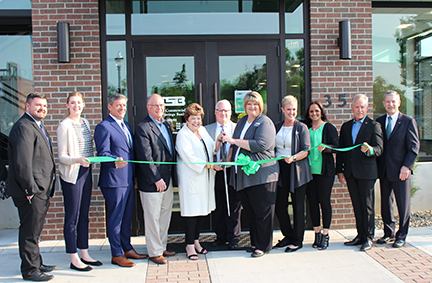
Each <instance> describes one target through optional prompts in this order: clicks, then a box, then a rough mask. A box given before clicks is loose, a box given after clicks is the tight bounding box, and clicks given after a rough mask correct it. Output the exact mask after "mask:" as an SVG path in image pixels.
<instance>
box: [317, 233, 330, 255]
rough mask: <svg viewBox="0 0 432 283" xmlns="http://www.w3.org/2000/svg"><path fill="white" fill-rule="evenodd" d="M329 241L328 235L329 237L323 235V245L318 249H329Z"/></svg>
mask: <svg viewBox="0 0 432 283" xmlns="http://www.w3.org/2000/svg"><path fill="white" fill-rule="evenodd" d="M329 240H330V236H329V235H328V234H327V235H322V240H321V244H320V246H319V248H318V249H319V250H320V251H322V250H325V249H327V248H328V246H329V244H330V243H329Z"/></svg>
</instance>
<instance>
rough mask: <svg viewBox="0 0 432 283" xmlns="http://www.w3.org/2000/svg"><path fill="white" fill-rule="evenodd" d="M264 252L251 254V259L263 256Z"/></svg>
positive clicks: (257, 251)
mask: <svg viewBox="0 0 432 283" xmlns="http://www.w3.org/2000/svg"><path fill="white" fill-rule="evenodd" d="M265 254H266V252H263V251H260V250H255V251H254V252H253V253H252V254H251V257H262V256H263V255H265Z"/></svg>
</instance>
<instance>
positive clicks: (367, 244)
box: [360, 239, 373, 252]
mask: <svg viewBox="0 0 432 283" xmlns="http://www.w3.org/2000/svg"><path fill="white" fill-rule="evenodd" d="M372 247H373V243H372V241H371V240H370V239H367V240H366V242H365V243H364V244H363V245H362V246H361V248H360V250H361V251H362V252H365V251H368V250H370V249H372Z"/></svg>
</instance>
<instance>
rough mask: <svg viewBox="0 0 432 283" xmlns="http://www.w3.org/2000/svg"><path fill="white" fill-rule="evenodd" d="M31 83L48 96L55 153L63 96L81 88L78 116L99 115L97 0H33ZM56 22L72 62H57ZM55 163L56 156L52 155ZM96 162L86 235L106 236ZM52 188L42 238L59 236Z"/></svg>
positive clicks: (93, 119)
mask: <svg viewBox="0 0 432 283" xmlns="http://www.w3.org/2000/svg"><path fill="white" fill-rule="evenodd" d="M31 2H32V32H33V75H34V89H35V91H37V92H42V93H45V94H46V95H47V97H48V104H49V106H48V115H47V117H46V118H45V120H44V125H45V128H46V129H47V130H48V132H49V134H50V135H51V136H52V138H53V148H54V152H55V154H56V155H57V134H56V130H57V126H58V125H59V123H60V121H61V120H63V119H64V118H65V116H66V107H65V103H66V97H67V96H68V95H69V94H70V93H71V92H73V91H78V92H81V93H82V94H83V96H84V100H85V103H86V105H85V108H84V111H83V117H84V118H86V119H88V120H89V122H90V129H91V131H92V133H93V130H94V127H95V126H96V124H97V123H99V122H100V121H101V120H102V107H101V70H100V48H99V46H100V44H99V42H100V36H99V14H98V13H99V10H98V1H97V0H87V1H82V0H33V1H31ZM57 22H68V23H69V24H70V44H71V62H70V63H58V62H57ZM56 162H57V164H58V159H57V158H56ZM98 171H99V170H98V168H95V167H93V174H94V175H93V181H94V182H93V185H94V189H93V195H92V202H91V207H90V231H89V233H90V237H91V238H103V237H105V208H104V201H103V196H102V194H101V191H100V190H99V188H98V187H97V175H98V174H97V172H98ZM58 184H59V182H58V183H57V186H56V187H57V190H56V192H55V195H54V197H53V198H52V201H51V205H50V208H49V211H48V214H47V217H46V220H45V226H44V230H43V232H42V239H47V240H48V239H49V240H52V239H62V238H63V219H64V209H63V196H62V192H61V190H60V189H59V186H58Z"/></svg>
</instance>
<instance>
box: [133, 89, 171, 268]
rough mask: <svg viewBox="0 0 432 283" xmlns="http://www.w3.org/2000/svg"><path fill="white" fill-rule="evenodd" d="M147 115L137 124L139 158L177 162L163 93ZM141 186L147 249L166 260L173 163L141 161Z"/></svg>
mask: <svg viewBox="0 0 432 283" xmlns="http://www.w3.org/2000/svg"><path fill="white" fill-rule="evenodd" d="M147 111H148V115H147V117H146V118H145V119H144V120H143V121H142V122H141V123H140V124H139V125H138V126H137V127H136V131H135V152H136V158H137V160H142V161H156V162H174V161H175V154H176V153H175V147H174V138H173V134H172V128H171V125H170V124H169V123H168V122H167V121H165V119H164V118H163V116H164V113H165V105H164V100H163V98H162V96H160V95H159V94H152V95H151V96H150V97H149V98H148V100H147ZM137 177H138V189H139V190H140V197H141V203H142V207H143V211H144V225H145V235H146V245H147V252H148V254H149V256H150V259H151V260H152V261H153V262H154V263H157V264H166V263H167V260H166V258H165V257H166V256H173V255H175V252H173V251H167V250H166V247H167V240H168V229H169V225H170V222H171V213H172V205H173V186H177V184H176V182H177V175H176V170H175V167H174V165H172V164H154V163H144V164H138V165H137Z"/></svg>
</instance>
